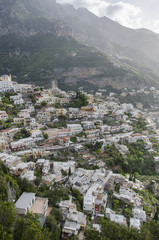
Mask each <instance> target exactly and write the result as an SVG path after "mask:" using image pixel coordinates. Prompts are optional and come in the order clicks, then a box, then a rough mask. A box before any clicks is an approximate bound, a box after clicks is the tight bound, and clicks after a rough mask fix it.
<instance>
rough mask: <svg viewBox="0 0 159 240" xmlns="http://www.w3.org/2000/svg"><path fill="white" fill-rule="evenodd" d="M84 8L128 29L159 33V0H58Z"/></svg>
mask: <svg viewBox="0 0 159 240" xmlns="http://www.w3.org/2000/svg"><path fill="white" fill-rule="evenodd" d="M56 1H57V2H58V3H61V4H71V5H73V6H74V7H75V8H79V7H84V8H87V9H88V10H89V11H91V12H93V13H94V14H96V15H97V16H98V17H103V16H106V17H108V18H110V19H112V20H114V21H116V22H118V23H120V24H122V25H123V26H126V27H130V28H135V29H137V28H147V29H150V30H152V31H154V32H158V33H159V0H127V1H126V0H121V1H117V0H56Z"/></svg>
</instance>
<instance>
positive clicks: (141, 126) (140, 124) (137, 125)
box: [132, 118, 146, 133]
mask: <svg viewBox="0 0 159 240" xmlns="http://www.w3.org/2000/svg"><path fill="white" fill-rule="evenodd" d="M132 126H133V129H134V131H135V132H137V133H139V132H142V131H144V130H146V123H145V121H144V120H143V119H142V118H139V119H136V120H134V121H133V124H132Z"/></svg>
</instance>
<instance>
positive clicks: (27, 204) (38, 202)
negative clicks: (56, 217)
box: [15, 192, 48, 226]
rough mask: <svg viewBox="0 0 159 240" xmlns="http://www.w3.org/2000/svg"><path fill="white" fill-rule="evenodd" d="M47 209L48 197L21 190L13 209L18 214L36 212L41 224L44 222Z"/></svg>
mask: <svg viewBox="0 0 159 240" xmlns="http://www.w3.org/2000/svg"><path fill="white" fill-rule="evenodd" d="M47 209H48V199H47V198H39V197H36V196H35V193H28V192H23V193H22V195H21V196H20V198H19V199H18V200H17V201H16V203H15V210H16V213H17V214H18V215H26V214H27V212H31V213H36V214H38V216H39V221H40V224H41V226H43V225H44V223H45V218H46V215H47Z"/></svg>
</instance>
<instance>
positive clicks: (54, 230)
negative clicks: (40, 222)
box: [45, 215, 60, 240]
mask: <svg viewBox="0 0 159 240" xmlns="http://www.w3.org/2000/svg"><path fill="white" fill-rule="evenodd" d="M45 227H46V228H48V229H49V231H50V232H51V234H52V239H54V240H59V237H60V228H59V227H58V225H57V222H56V219H55V217H54V216H53V215H50V216H48V217H47V218H46V221H45Z"/></svg>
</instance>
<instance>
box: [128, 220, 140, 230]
mask: <svg viewBox="0 0 159 240" xmlns="http://www.w3.org/2000/svg"><path fill="white" fill-rule="evenodd" d="M140 226H141V223H140V220H139V219H136V218H130V227H134V228H137V229H140Z"/></svg>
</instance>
